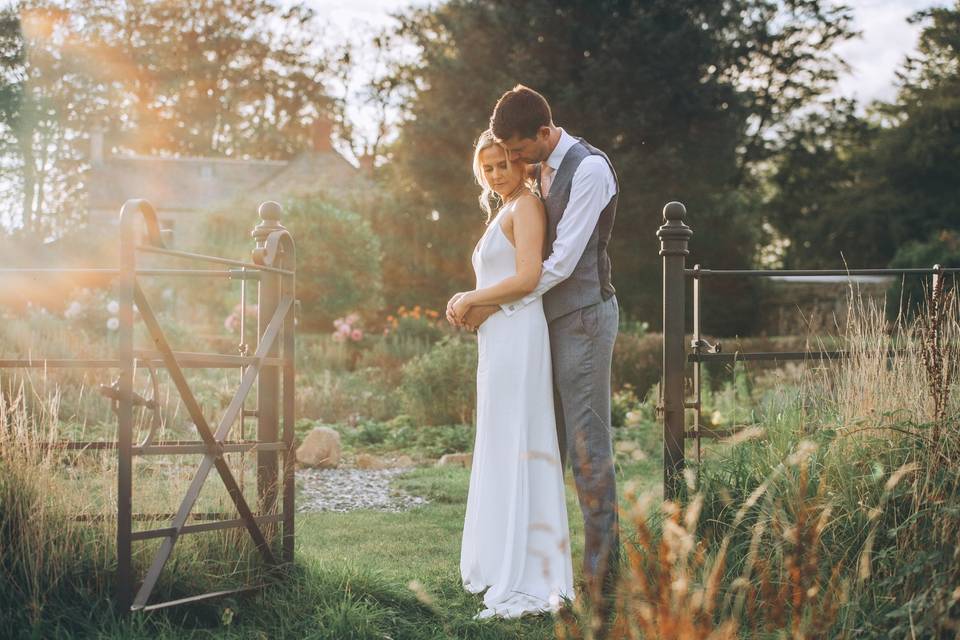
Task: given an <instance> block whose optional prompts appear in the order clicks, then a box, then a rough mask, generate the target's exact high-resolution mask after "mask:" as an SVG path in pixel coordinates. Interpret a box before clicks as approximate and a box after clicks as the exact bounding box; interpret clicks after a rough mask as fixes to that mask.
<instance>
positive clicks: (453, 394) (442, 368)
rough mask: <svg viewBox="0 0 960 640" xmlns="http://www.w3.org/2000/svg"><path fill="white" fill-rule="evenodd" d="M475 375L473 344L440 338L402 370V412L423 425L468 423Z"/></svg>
mask: <svg viewBox="0 0 960 640" xmlns="http://www.w3.org/2000/svg"><path fill="white" fill-rule="evenodd" d="M476 375H477V344H476V342H475V341H474V340H465V339H462V338H460V337H459V336H454V337H447V338H444V339H443V340H441V341H440V342H438V343H437V344H436V345H434V347H433V348H432V349H431V350H430V351H429V352H427V353H425V354H423V355H422V356H419V357H417V358H415V359H413V360H411V361H410V362H409V363H407V364H406V365H405V366H404V367H403V382H402V384H401V387H400V393H401V396H402V398H403V407H404V413H406V414H408V415H410V416H411V417H412V418H414V420H416V421H417V422H418V423H420V424H426V425H437V424H456V423H472V422H473V412H474V408H475V405H476V393H477V391H476Z"/></svg>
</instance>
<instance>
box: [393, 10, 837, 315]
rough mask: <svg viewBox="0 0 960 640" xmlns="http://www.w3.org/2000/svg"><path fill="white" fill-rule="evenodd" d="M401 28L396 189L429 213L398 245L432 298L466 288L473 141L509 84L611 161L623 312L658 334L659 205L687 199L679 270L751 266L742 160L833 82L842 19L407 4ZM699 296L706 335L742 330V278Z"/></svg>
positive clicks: (812, 13) (751, 214)
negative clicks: (536, 98)
mask: <svg viewBox="0 0 960 640" xmlns="http://www.w3.org/2000/svg"><path fill="white" fill-rule="evenodd" d="M399 33H400V34H401V35H403V36H405V37H407V38H409V39H410V40H411V41H412V42H413V43H414V44H415V45H416V46H417V47H418V48H419V49H420V50H421V52H422V56H421V61H420V63H419V64H417V65H407V66H405V67H402V68H399V69H398V70H397V73H398V76H402V77H404V78H406V79H407V82H409V83H411V84H412V86H413V87H414V89H415V90H416V92H415V97H414V98H413V99H412V100H411V101H410V102H409V103H408V109H407V112H406V118H405V120H404V122H403V125H402V128H401V133H400V136H399V139H398V142H397V143H396V145H395V147H394V157H395V158H396V160H397V165H398V170H399V171H400V172H401V173H402V174H403V176H404V179H403V180H401V182H402V183H403V184H407V185H409V184H415V185H416V186H417V188H418V189H419V190H420V191H421V193H422V194H423V195H422V198H423V200H424V201H425V202H428V203H430V204H431V205H432V208H433V209H435V210H436V211H438V212H439V220H437V221H436V222H433V223H431V224H429V225H426V224H424V227H423V228H424V229H425V230H426V231H427V234H426V235H425V236H421V237H420V238H419V242H420V243H421V246H419V247H413V248H411V252H412V253H418V252H420V253H422V252H424V247H426V245H427V243H429V244H430V245H431V249H430V250H429V253H430V260H431V261H432V264H433V265H434V269H435V271H436V273H437V276H438V277H437V281H438V283H442V284H441V286H440V287H438V290H437V292H436V294H435V295H436V299H435V300H431V301H430V302H432V303H437V302H439V301H441V299H442V298H443V296H444V295H446V294H449V293H451V292H452V290H453V287H455V286H457V287H462V286H470V284H472V282H471V280H472V278H471V277H470V268H469V255H470V250H471V248H472V247H473V243H474V242H475V241H476V237H477V236H478V235H479V233H480V228H481V221H482V219H483V217H482V215H481V213H480V211H479V210H478V209H477V207H476V204H475V202H476V194H477V187H476V186H475V185H473V184H472V176H471V173H470V152H471V147H472V143H473V141H474V140H475V139H476V137H477V136H478V135H479V133H480V132H481V131H482V130H483V129H484V128H485V127H486V126H487V121H488V118H489V114H490V110H491V108H492V105H493V104H494V102H495V100H496V99H497V97H499V95H500V94H501V93H502V92H503V91H505V90H506V89H509V88H510V87H512V86H513V85H515V84H516V83H518V82H522V83H524V84H527V85H529V86H532V87H534V88H536V89H537V90H539V91H541V92H542V93H543V94H544V95H545V96H547V98H548V100H550V102H551V106H552V107H553V110H554V116H555V118H554V119H555V121H556V122H557V123H558V124H559V125H561V126H564V127H566V128H567V129H568V130H570V131H571V132H572V133H574V134H578V135H583V136H585V137H586V138H587V139H588V140H590V141H591V142H592V143H593V144H595V145H597V146H598V147H600V148H601V149H604V150H605V151H607V152H608V153H609V155H610V156H611V159H612V161H613V163H614V165H615V166H616V167H617V169H618V172H619V179H620V184H621V198H620V205H619V214H618V220H617V223H616V234H615V237H614V240H613V243H612V246H611V253H612V259H613V261H614V283H615V286H617V289H618V291H619V294H620V299H621V304H622V305H623V307H624V308H625V309H626V310H628V312H630V313H632V314H634V315H640V316H642V317H644V318H646V319H649V320H650V321H651V322H652V323H653V324H657V323H658V322H659V313H658V309H659V299H660V278H659V264H658V260H659V258H658V256H657V243H656V239H655V236H654V232H655V231H656V229H657V227H658V226H659V225H660V223H661V217H660V216H661V213H660V212H661V209H662V207H663V205H664V204H665V203H666V202H667V201H669V200H674V199H679V200H682V201H684V202H685V204H687V207H688V210H689V212H690V215H691V225H692V226H693V228H694V230H695V232H696V235H695V236H694V241H693V244H692V250H693V252H694V254H695V255H694V256H693V257H692V258H691V260H696V261H699V262H703V263H704V264H705V265H708V266H713V267H745V266H749V265H751V264H752V260H753V248H754V246H755V245H756V241H757V229H758V228H759V224H758V221H757V216H756V213H755V206H754V205H755V201H756V198H755V197H754V196H753V195H751V191H750V189H751V187H752V186H754V182H755V180H754V177H753V172H752V167H753V164H754V163H756V162H759V161H760V160H762V159H763V158H764V157H765V156H766V153H767V150H766V143H764V142H762V141H763V140H765V139H766V136H767V135H769V133H770V131H772V130H774V129H775V128H776V127H778V126H780V125H781V124H782V123H783V122H784V120H785V119H787V118H788V117H790V116H791V115H792V114H793V113H794V112H795V111H796V110H797V109H798V108H800V107H801V106H803V105H805V104H806V103H807V102H808V101H810V100H812V99H813V98H814V97H815V96H816V95H818V93H819V92H821V91H822V90H823V88H824V87H825V86H827V85H828V84H829V81H830V80H831V79H832V78H833V77H835V68H836V66H837V65H838V64H839V63H838V61H836V60H835V59H834V58H832V57H831V55H830V54H829V51H830V48H831V47H832V46H833V45H834V44H835V43H836V42H837V41H839V40H841V39H843V38H844V37H848V36H849V35H850V31H849V16H848V14H847V13H846V12H845V10H843V9H842V8H832V7H831V6H830V5H829V4H828V3H827V2H821V1H814V0H809V1H799V0H798V1H790V2H773V1H772V0H771V1H762V0H738V1H735V2H724V3H716V2H707V1H704V0H671V1H667V0H656V1H649V0H646V1H643V2H641V1H639V0H600V1H592V2H586V1H583V0H564V1H561V2H555V1H549V2H548V1H547V0H534V1H532V2H523V3H518V2H510V1H507V0H483V1H481V0H453V1H451V2H448V3H446V4H443V5H440V6H439V7H436V8H426V9H415V10H412V11H411V12H409V13H408V14H407V15H405V16H404V17H403V18H402V24H401V27H400V28H399ZM451 281H452V283H451ZM448 283H449V284H448ZM712 286H714V288H713V293H714V295H712V296H711V297H708V299H707V300H708V303H707V304H708V305H709V306H711V307H712V311H713V312H712V313H711V314H709V316H710V317H711V318H713V319H714V320H715V324H714V326H712V327H711V330H714V331H724V332H727V331H734V330H740V331H742V330H745V329H747V326H746V324H747V323H744V322H742V321H743V320H744V319H746V318H752V317H754V314H750V313H748V312H746V310H747V309H749V305H750V304H752V303H751V300H750V296H751V295H752V294H751V292H750V289H749V286H750V285H749V284H747V285H739V284H738V285H737V286H739V287H741V288H739V289H729V290H726V291H721V290H720V289H719V287H723V286H725V285H724V284H721V283H719V282H718V283H716V285H712ZM743 287H746V288H743ZM731 296H733V297H734V302H733V304H731V300H730V297H731ZM738 323H739V324H738Z"/></svg>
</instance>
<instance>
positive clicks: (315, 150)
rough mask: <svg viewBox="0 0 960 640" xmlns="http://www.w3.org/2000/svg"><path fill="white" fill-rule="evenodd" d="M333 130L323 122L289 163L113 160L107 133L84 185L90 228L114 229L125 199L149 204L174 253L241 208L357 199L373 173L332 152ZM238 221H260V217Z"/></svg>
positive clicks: (94, 138) (94, 137) (93, 150)
mask: <svg viewBox="0 0 960 640" xmlns="http://www.w3.org/2000/svg"><path fill="white" fill-rule="evenodd" d="M330 131H331V128H330V125H329V124H328V123H319V124H318V125H317V126H316V127H315V128H314V134H313V145H312V148H310V149H307V150H305V151H303V152H301V153H300V154H299V155H297V156H295V157H293V158H291V159H290V160H256V159H233V158H215V157H161V156H149V155H136V154H118V155H111V154H110V153H108V152H105V151H104V140H103V133H102V132H99V131H94V132H93V133H91V136H90V165H91V167H90V171H89V173H88V175H87V178H86V181H85V182H86V194H87V210H88V215H89V225H90V226H91V227H92V228H95V229H104V228H107V229H109V228H110V225H114V226H115V225H116V224H117V223H118V218H119V213H120V208H121V207H122V206H123V203H124V202H125V201H126V200H128V199H130V198H145V199H146V200H148V201H149V202H150V203H151V204H152V205H153V206H154V208H155V209H156V210H157V215H158V217H159V221H160V226H161V228H164V229H169V230H170V231H171V232H172V234H171V235H172V245H173V246H176V245H177V244H178V243H177V238H178V237H180V238H188V237H191V236H192V235H193V234H194V233H195V232H197V231H198V230H199V228H200V226H201V223H202V219H203V216H204V215H205V214H206V213H208V212H211V211H214V210H221V211H222V210H224V209H227V208H229V207H230V206H235V204H236V203H237V202H244V203H251V202H260V201H263V200H278V201H282V200H284V199H286V198H289V197H292V196H302V195H308V194H310V193H315V192H318V191H323V192H326V193H330V194H332V195H344V194H347V193H355V192H357V191H358V190H361V189H362V188H363V185H364V184H366V182H367V177H366V176H367V172H366V170H362V169H358V168H357V167H355V166H354V165H353V164H351V163H350V162H349V161H348V160H347V159H346V158H344V157H343V156H342V155H341V154H340V153H338V152H337V151H336V150H335V149H334V148H333V145H332V144H331V141H330ZM237 215H242V216H244V218H246V219H249V220H250V222H251V225H252V224H253V223H254V222H255V215H256V212H255V211H252V210H251V211H243V212H239V211H238V212H237Z"/></svg>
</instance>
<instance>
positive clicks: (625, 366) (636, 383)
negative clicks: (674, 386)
mask: <svg viewBox="0 0 960 640" xmlns="http://www.w3.org/2000/svg"><path fill="white" fill-rule="evenodd" d="M662 340H663V336H662V335H661V334H659V333H648V334H646V335H642V336H639V335H636V334H634V333H620V334H619V335H618V336H617V342H616V344H615V345H614V346H613V366H612V367H611V372H610V373H611V376H612V378H613V380H612V382H613V388H614V389H620V388H621V387H623V386H624V385H627V384H630V385H632V386H633V388H634V390H635V391H636V393H637V395H638V396H640V397H643V396H644V395H645V394H646V393H647V390H648V389H650V387H652V386H653V385H654V384H656V383H657V381H658V380H659V379H660V364H661V362H660V360H661V356H660V354H661V343H662Z"/></svg>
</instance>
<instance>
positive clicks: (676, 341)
mask: <svg viewBox="0 0 960 640" xmlns="http://www.w3.org/2000/svg"><path fill="white" fill-rule="evenodd" d="M686 215H687V210H686V208H685V207H684V206H683V204H681V203H679V202H669V203H667V205H666V206H665V207H664V208H663V219H664V223H663V225H662V226H661V227H660V229H658V230H657V237H658V238H660V255H661V256H663V370H662V375H661V378H660V393H661V398H662V400H661V402H662V405H661V409H662V416H663V496H664V498H665V499H667V500H673V499H675V498H676V497H677V495H678V494H679V489H680V486H681V485H680V483H681V482H682V475H683V466H684V465H683V456H684V436H685V433H684V432H685V421H684V405H685V402H684V393H683V374H684V368H685V364H686V350H685V347H684V303H685V300H686V280H685V274H684V265H685V261H686V256H687V254H689V253H690V251H689V250H688V248H687V245H688V242H689V241H690V237H691V236H693V231H692V230H691V229H690V227H688V226H687V225H686V223H685V221H684V220H685V218H686Z"/></svg>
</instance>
